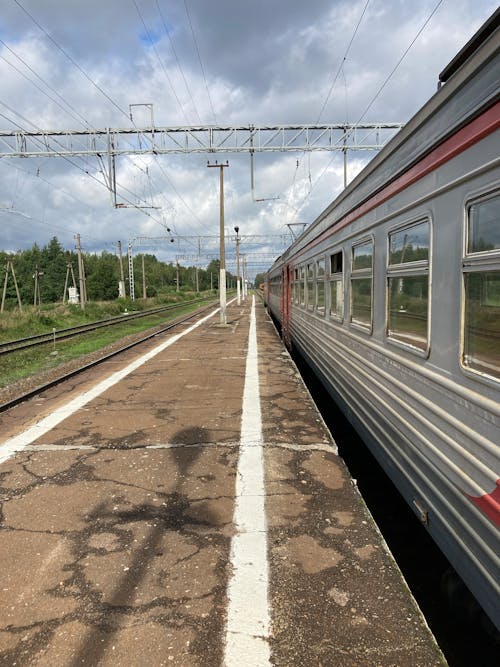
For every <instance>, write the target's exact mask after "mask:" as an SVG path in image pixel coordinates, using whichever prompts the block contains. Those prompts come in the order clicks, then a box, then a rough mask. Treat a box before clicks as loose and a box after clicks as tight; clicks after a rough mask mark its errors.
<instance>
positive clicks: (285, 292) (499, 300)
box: [264, 10, 500, 631]
mask: <svg viewBox="0 0 500 667" xmlns="http://www.w3.org/2000/svg"><path fill="white" fill-rule="evenodd" d="M499 23H500V10H497V11H496V12H495V13H494V14H493V15H492V16H491V17H490V19H489V20H488V21H486V23H485V24H484V25H483V26H482V27H481V28H480V29H479V30H478V31H477V33H476V34H475V35H474V36H473V37H472V38H471V40H470V41H469V42H468V43H467V44H466V45H465V46H464V47H463V48H462V49H461V51H460V52H459V53H458V54H457V55H456V56H455V58H454V59H453V60H452V61H451V62H450V63H449V64H448V66H447V67H446V68H445V69H444V70H443V71H442V72H441V73H440V75H439V81H438V87H437V91H436V92H435V94H434V95H433V96H432V97H431V98H430V99H429V100H428V101H427V102H426V104H425V105H424V106H423V107H422V108H421V109H420V110H419V111H418V112H417V113H416V114H415V116H414V117H413V118H411V120H409V121H408V123H407V124H406V125H405V126H404V127H403V129H401V130H400V131H399V132H398V134H397V135H395V136H394V137H393V138H392V139H391V140H390V141H389V142H388V143H387V144H386V146H385V147H384V148H383V149H382V150H381V151H380V152H379V153H378V154H377V156H376V157H375V158H374V159H373V160H371V161H370V162H369V163H368V164H367V165H366V166H365V167H364V169H363V170H362V171H361V172H360V173H359V174H358V175H357V176H356V178H355V179H354V180H353V181H352V182H351V183H350V184H349V185H348V186H347V187H346V188H345V189H344V190H343V191H342V192H341V193H340V194H339V195H338V196H337V197H336V199H335V200H334V201H333V202H332V203H331V204H330V205H329V206H328V207H327V208H326V209H325V210H324V211H323V212H322V213H321V214H320V215H319V216H318V217H317V219H316V220H314V221H313V222H312V223H311V224H310V225H309V226H308V227H306V229H305V230H304V231H303V232H302V234H301V235H300V236H299V237H298V238H297V239H296V240H294V241H293V243H292V245H290V247H289V248H288V249H287V250H286V251H285V252H283V254H282V255H281V256H280V257H279V258H278V259H277V260H276V261H275V262H274V263H273V265H272V266H271V268H270V269H269V270H268V272H267V273H266V278H265V284H264V299H265V303H266V307H267V308H268V310H269V311H270V314H271V315H272V316H273V318H274V319H275V321H276V323H277V325H278V327H279V329H280V332H281V335H282V338H283V341H284V343H285V344H286V345H287V346H288V347H289V348H293V349H296V350H297V351H298V352H299V353H300V355H301V356H302V357H303V358H304V359H305V360H306V362H307V363H308V364H309V366H310V367H311V368H312V369H313V371H314V372H315V374H316V375H317V377H318V378H319V380H320V381H321V383H322V386H323V387H324V389H325V390H326V391H327V392H328V394H327V395H329V397H331V399H332V400H334V401H335V402H336V404H337V405H339V406H340V408H341V409H342V410H343V412H344V413H345V415H346V416H347V418H348V419H349V421H350V422H351V423H352V425H353V426H354V427H355V429H356V430H357V431H358V433H359V434H360V435H361V437H362V439H363V440H364V441H365V443H366V444H367V446H368V447H369V449H370V450H371V452H372V453H373V455H374V456H375V457H376V459H377V460H378V462H379V463H380V464H381V466H382V468H383V469H384V470H385V472H386V473H387V475H388V476H389V478H390V479H391V480H392V482H393V483H394V484H395V485H396V487H397V488H398V490H399V492H400V493H401V494H402V495H403V497H404V498H405V500H406V501H407V502H408V503H409V505H410V506H411V507H412V508H413V510H414V512H415V513H416V515H417V516H418V518H419V519H420V520H421V522H422V523H423V524H424V525H425V526H426V528H427V530H428V532H429V533H430V535H431V536H432V538H433V540H434V541H435V542H436V543H437V545H438V546H439V548H440V549H441V551H442V552H443V553H444V554H445V556H446V557H447V559H448V561H449V562H450V564H451V565H452V567H453V568H454V570H455V571H456V572H457V573H458V575H459V576H460V577H461V578H462V580H463V581H464V582H465V585H466V586H467V587H468V588H469V590H470V591H471V592H472V594H473V596H474V597H475V599H476V600H477V602H478V603H479V605H481V607H482V609H483V610H484V611H485V612H486V614H487V615H488V616H489V618H490V619H491V621H492V622H493V625H494V626H495V627H496V631H499V630H500V588H499V585H500V560H499V559H500V540H499V536H500V531H499V528H500V428H499V427H500V28H499ZM416 557H418V554H417V555H416Z"/></svg>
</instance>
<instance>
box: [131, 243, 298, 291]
mask: <svg viewBox="0 0 500 667" xmlns="http://www.w3.org/2000/svg"><path fill="white" fill-rule="evenodd" d="M238 239H239V242H240V244H245V245H246V247H247V248H248V251H247V252H246V257H247V260H248V264H249V266H261V265H267V266H268V265H269V262H273V261H274V260H275V259H276V257H277V256H278V255H280V254H281V253H282V252H283V250H284V249H285V248H286V247H287V244H288V243H289V240H290V239H289V235H288V234H268V235H262V234H243V235H240V236H239V237H238ZM172 240H173V241H174V243H175V244H176V245H175V250H176V261H178V260H181V259H182V261H186V262H194V264H195V265H198V264H199V263H200V262H201V259H202V258H203V259H204V260H208V261H211V260H213V259H218V258H219V253H218V252H215V250H216V247H217V244H218V243H219V237H218V236H214V235H207V236H180V235H177V234H171V235H170V236H136V237H135V238H133V239H130V240H129V242H128V248H127V259H128V273H129V292H130V298H131V300H132V301H134V299H135V286H134V258H133V253H134V246H143V247H144V246H149V247H151V246H157V245H159V244H161V243H164V242H168V243H170V242H171V241H172ZM194 241H196V243H197V245H198V249H199V251H198V253H197V254H193V253H192V252H191V253H184V252H183V253H182V254H178V253H179V250H180V246H179V243H184V244H191V245H194ZM201 241H204V246H205V248H207V249H208V248H211V249H213V252H207V251H206V250H205V251H204V252H203V253H202V252H201V250H200V248H201ZM230 243H236V235H235V234H227V233H226V234H225V244H226V247H228V246H229V244H230ZM265 244H268V245H269V246H275V247H277V248H278V249H277V250H276V252H274V253H272V252H269V253H262V252H255V251H252V250H250V248H251V247H253V246H258V247H262V245H265ZM181 247H182V246H181ZM184 247H185V246H184ZM226 259H227V261H228V263H229V264H234V265H235V264H236V255H234V256H232V255H230V254H229V255H227V256H226Z"/></svg>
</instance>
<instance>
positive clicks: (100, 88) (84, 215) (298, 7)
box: [0, 0, 497, 268]
mask: <svg viewBox="0 0 500 667" xmlns="http://www.w3.org/2000/svg"><path fill="white" fill-rule="evenodd" d="M496 7H497V3H496V2H495V0H440V1H439V0H368V1H367V0H308V1H307V2H306V1H304V0H253V1H249V0H246V1H244V0H210V1H208V0H99V1H97V0H85V1H84V0H1V12H0V81H1V82H2V85H1V88H0V129H2V130H12V129H15V130H19V129H23V130H34V129H37V130H67V129H73V130H78V129H81V128H83V127H85V126H87V127H90V128H105V127H129V126H130V125H131V123H130V119H129V118H128V111H129V105H130V104H143V103H152V104H153V109H154V120H155V124H156V125H157V126H170V127H172V126H179V125H200V124H203V125H237V124H249V123H252V124H254V125H259V124H260V125H269V124H292V123H297V124H308V123H316V122H318V121H321V122H325V123H344V122H348V123H355V122H358V121H359V120H360V119H361V118H362V120H363V122H367V123H373V122H406V121H408V119H409V118H411V117H412V116H413V114H414V113H415V112H416V111H417V110H418V109H419V108H420V107H421V106H422V104H423V103H424V102H425V101H426V100H427V99H429V97H431V96H432V95H433V94H434V92H435V90H436V85H437V77H438V74H439V72H440V71H441V70H442V69H443V68H444V66H445V65H446V64H447V63H448V62H449V61H450V60H451V58H452V57H453V56H454V55H455V54H456V52H457V51H458V50H459V49H460V48H461V47H462V46H463V44H464V43H465V42H466V41H467V40H468V39H469V38H470V37H471V36H472V34H473V33H474V32H475V31H476V30H477V28H478V27H479V26H480V25H481V24H482V23H483V22H484V21H485V20H486V19H487V18H488V17H489V16H490V15H491V14H492V13H493V11H494V10H495V9H496ZM422 28H423V29H422ZM405 53H406V55H405ZM403 56H404V57H403ZM398 63H399V64H398ZM394 70H395V71H394ZM391 73H392V76H390V75H391ZM389 76H390V78H388V77H389ZM384 84H385V85H384ZM134 122H135V123H136V124H137V125H138V126H140V125H146V124H148V123H149V116H147V114H146V110H145V108H144V107H134ZM1 150H3V149H2V147H1V146H0V151H1ZM372 156H373V153H366V152H351V153H350V154H349V172H348V174H349V178H352V177H353V176H354V175H356V173H358V171H359V170H360V169H361V168H362V166H363V164H365V163H366V161H367V160H368V159H369V158H370V157H372ZM207 157H211V158H212V159H213V156H207V155H206V154H193V155H183V156H157V157H154V156H144V157H137V156H130V157H129V156H125V157H121V158H119V159H118V161H117V182H118V190H119V193H118V194H119V196H120V188H121V189H122V190H121V193H122V195H124V196H126V197H127V200H128V201H132V202H133V203H141V202H142V203H144V202H146V203H147V204H148V205H149V204H151V205H152V206H154V207H155V208H151V209H144V208H143V209H139V208H134V207H131V208H119V209H114V208H113V206H112V203H111V197H110V193H109V191H108V190H107V189H106V187H105V185H104V183H103V177H102V174H101V171H100V166H99V164H98V162H97V160H95V159H93V158H85V159H84V158H74V159H72V160H71V163H70V162H68V161H67V160H64V159H61V158H30V159H14V158H9V159H1V160H0V249H2V250H8V251H15V250H17V249H25V248H29V247H31V245H32V244H33V242H34V241H36V242H37V243H39V244H41V245H44V244H45V243H47V242H48V241H49V240H50V238H52V237H53V236H57V237H58V239H59V240H60V241H61V243H62V244H63V246H65V247H66V248H73V247H74V245H75V240H74V236H75V234H78V233H79V234H80V235H81V240H82V246H83V247H84V249H85V250H87V251H89V252H94V251H100V250H103V249H104V250H107V251H109V252H115V251H116V244H117V241H118V240H121V242H122V244H123V245H124V246H126V245H127V243H128V242H129V241H130V240H131V239H135V238H137V237H149V238H156V237H162V236H165V235H166V234H167V233H166V227H167V226H168V227H170V228H171V229H172V230H174V233H175V235H177V236H178V237H179V236H182V237H189V238H188V239H187V240H183V241H181V242H179V240H177V242H174V243H173V244H172V243H168V242H167V241H151V242H149V241H146V242H143V244H142V245H141V246H140V247H139V244H138V243H136V247H137V249H138V251H141V250H145V251H147V252H153V253H155V254H156V255H157V256H158V257H161V258H162V259H170V258H172V257H174V256H175V254H176V253H177V254H180V255H183V254H184V255H193V254H195V253H197V252H198V250H197V249H198V240H197V237H199V236H212V235H213V236H215V235H216V234H218V225H219V198H218V197H219V195H218V173H217V171H216V170H215V169H207V167H206V164H207ZM216 157H217V158H218V159H219V160H224V161H225V160H226V158H227V159H229V162H230V167H229V168H228V169H226V170H225V177H226V180H225V194H226V226H227V228H228V229H229V230H231V231H232V229H233V227H234V225H238V226H239V227H240V234H243V235H259V236H269V237H272V239H270V240H269V241H268V242H267V243H265V242H264V243H263V245H262V246H259V247H257V246H256V245H251V244H250V242H249V241H248V245H247V247H246V248H245V250H246V252H247V253H248V255H249V257H250V258H251V261H252V263H254V264H255V268H257V266H256V263H257V262H261V261H264V262H265V257H266V256H267V253H270V252H271V251H272V250H276V249H277V246H276V243H278V244H279V242H280V235H284V234H285V233H286V232H288V228H287V226H286V225H287V223H302V222H303V223H309V222H312V221H313V220H314V219H315V217H316V216H317V215H318V214H319V213H320V212H321V211H322V210H323V209H324V208H325V206H327V204H328V203H329V202H330V201H332V199H333V198H334V197H335V196H336V195H337V194H338V193H339V192H340V191H341V189H342V187H343V163H342V155H341V153H335V154H331V153H323V152H321V153H314V154H306V155H304V154H302V153H298V154H293V153H260V154H256V156H255V192H254V195H255V198H262V199H268V200H267V201H263V202H257V203H256V202H254V201H253V200H252V193H251V190H250V162H249V156H248V154H236V155H234V154H233V155H218V156H216ZM201 251H202V254H203V255H208V256H210V255H213V254H214V252H215V251H216V244H215V242H211V241H209V240H204V241H202V242H201ZM242 251H244V248H243V247H242ZM258 253H260V255H259V254H258ZM230 254H231V253H230V252H228V259H230ZM202 261H203V260H202ZM187 263H189V264H192V263H193V262H192V261H190V260H189V261H187ZM228 268H231V267H230V266H228Z"/></svg>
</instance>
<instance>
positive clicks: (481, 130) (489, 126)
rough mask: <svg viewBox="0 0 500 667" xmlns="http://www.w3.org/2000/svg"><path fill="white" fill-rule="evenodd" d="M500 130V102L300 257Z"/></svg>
mask: <svg viewBox="0 0 500 667" xmlns="http://www.w3.org/2000/svg"><path fill="white" fill-rule="evenodd" d="M499 127H500V102H497V103H496V104H494V105H493V106H492V107H490V108H489V109H488V110H487V111H485V112H484V113H483V114H481V115H480V116H478V117H477V118H475V119H474V120H473V121H471V122H470V123H469V124H468V125H465V127H463V128H462V129H461V130H459V131H458V132H456V133H455V134H454V135H453V136H452V137H449V138H448V139H446V141H444V142H443V143H442V144H440V145H439V146H438V147H437V148H435V149H434V150H433V151H431V152H430V153H429V154H428V155H426V156H425V157H424V158H422V160H420V162H418V163H417V164H415V165H414V166H413V167H410V169H408V171H406V172H405V173H404V174H402V175H401V176H399V177H398V178H396V180H394V181H393V182H392V183H389V185H386V186H385V187H384V188H383V189H382V190H380V192H377V194H375V195H373V197H371V198H370V199H368V200H367V201H366V202H365V203H364V204H361V206H359V207H358V208H356V209H355V210H354V211H351V213H348V214H347V215H346V216H345V217H344V218H341V219H340V220H339V221H338V222H336V223H333V225H332V227H330V228H329V229H327V230H326V231H324V232H323V234H321V235H320V236H318V238H316V239H314V240H312V241H311V242H310V243H309V244H308V245H307V246H305V247H304V248H303V249H302V250H301V251H300V252H299V253H297V255H296V256H299V255H302V254H303V253H304V252H305V251H306V250H308V249H309V248H311V247H314V246H315V245H317V244H318V243H321V241H324V240H325V239H327V238H328V237H329V236H331V235H332V234H334V233H335V232H338V231H339V230H340V229H343V228H344V227H346V226H347V225H349V224H350V223H351V222H354V220H357V219H358V218H360V217H361V216H362V215H365V213H368V212H369V211H371V210H372V209H374V208H376V207H377V206H380V204H383V203H384V202H385V201H387V200H388V199H390V198H391V197H394V195H396V194H398V193H399V192H401V191H402V190H404V189H405V188H407V187H408V186H410V185H412V184H413V183H415V182H416V181H418V180H419V179H421V178H423V177H424V176H426V175H427V174H429V173H430V172H431V171H434V170H435V169H437V168H438V167H440V166H441V165H442V164H444V163H445V162H448V161H449V160H451V159H452V158H454V157H456V156H457V155H459V154H460V153H462V152H463V151H465V150H466V149H467V148H469V147H470V146H473V145H474V144H475V143H477V142H478V141H480V140H481V139H484V137H486V136H488V135H489V134H491V133H492V132H494V131H495V130H497V129H498V128H499Z"/></svg>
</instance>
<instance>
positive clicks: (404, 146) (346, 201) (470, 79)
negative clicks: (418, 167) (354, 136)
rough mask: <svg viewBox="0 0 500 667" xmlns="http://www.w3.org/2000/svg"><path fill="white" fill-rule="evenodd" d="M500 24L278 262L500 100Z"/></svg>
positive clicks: (486, 31)
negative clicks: (499, 75) (499, 73)
mask: <svg viewBox="0 0 500 667" xmlns="http://www.w3.org/2000/svg"><path fill="white" fill-rule="evenodd" d="M499 24H500V9H497V11H495V12H494V14H493V15H492V16H491V17H490V18H489V19H488V20H487V21H486V22H485V23H484V24H483V25H482V26H481V28H480V29H479V30H478V31H477V32H476V33H475V35H474V36H473V37H472V38H471V39H470V40H469V42H467V44H466V45H465V46H464V47H463V48H462V49H461V50H460V52H459V53H458V54H457V55H456V56H455V57H454V58H453V60H452V61H451V62H450V63H449V65H447V67H446V68H445V69H444V70H443V71H442V72H441V74H440V75H439V76H440V81H439V84H440V85H439V88H438V90H437V92H436V93H435V94H434V95H433V96H432V97H431V98H430V99H429V100H428V102H427V103H426V104H425V105H424V106H423V107H422V108H421V109H420V110H419V111H417V113H416V114H415V115H414V116H413V118H411V119H410V120H409V121H408V123H407V124H406V125H405V126H404V127H403V128H402V129H401V130H400V131H399V132H398V133H397V134H396V135H395V136H394V137H393V138H392V139H391V140H390V141H389V142H388V143H387V144H386V146H384V148H383V149H382V150H381V151H380V153H379V154H378V155H376V156H375V157H374V158H373V160H371V161H370V162H369V163H368V164H367V165H366V166H365V167H364V169H363V170H362V171H361V172H360V173H359V174H358V175H357V176H356V178H354V179H353V181H352V182H351V183H350V184H349V185H348V186H347V187H346V188H345V189H344V190H343V191H342V192H341V193H340V194H339V195H338V196H337V197H336V199H334V200H333V202H332V203H331V204H329V206H327V208H326V209H325V210H324V211H323V212H322V213H321V214H320V215H319V216H318V217H317V218H316V220H315V221H314V222H313V223H312V224H311V225H310V226H309V227H308V228H306V229H305V230H304V232H303V233H302V234H301V235H300V236H299V238H298V239H296V241H294V243H293V244H292V245H291V246H290V247H289V248H288V250H286V251H285V252H284V253H283V255H282V256H281V257H280V258H279V259H277V260H276V261H275V263H274V265H277V264H279V263H280V262H281V261H282V260H283V259H284V258H286V257H287V256H289V255H291V254H294V253H295V252H297V251H299V250H301V249H302V248H304V247H305V246H307V245H308V243H309V242H310V240H311V239H312V238H314V237H315V236H317V235H318V234H320V233H322V232H323V231H325V230H326V229H328V228H330V227H332V226H333V225H335V224H336V223H337V222H338V221H339V220H341V219H342V218H344V217H345V216H346V215H348V214H349V213H350V212H351V211H353V210H354V209H355V208H357V207H358V206H360V205H361V204H363V203H364V202H365V201H367V200H368V199H370V198H371V197H373V195H375V194H376V193H377V192H379V191H380V190H381V189H382V188H383V187H385V186H387V185H388V184H389V183H390V182H391V181H394V180H395V179H396V178H397V177H398V176H400V175H401V174H402V173H403V172H405V171H407V170H408V169H409V168H410V167H411V166H413V165H414V164H416V163H417V162H418V161H419V160H421V159H422V158H423V157H424V156H425V155H426V154H428V153H429V152H430V151H431V150H433V149H434V148H435V147H436V146H437V145H439V144H440V143H442V142H443V141H445V140H446V139H447V138H448V137H449V136H451V135H452V134H453V133H454V132H456V131H457V130H458V129H460V127H462V126H463V125H465V124H466V123H467V122H470V121H471V120H472V119H473V118H474V117H475V116H477V115H479V114H480V113H481V112H482V111H484V110H485V109H487V108H488V107H489V106H492V105H493V104H494V103H495V102H496V101H497V100H498V99H499V98H500V85H499V77H498V71H500V25H499ZM441 77H444V78H443V79H441ZM469 83H470V85H468V84H469ZM442 84H444V85H442ZM424 126H425V127H424ZM274 265H273V266H274Z"/></svg>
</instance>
